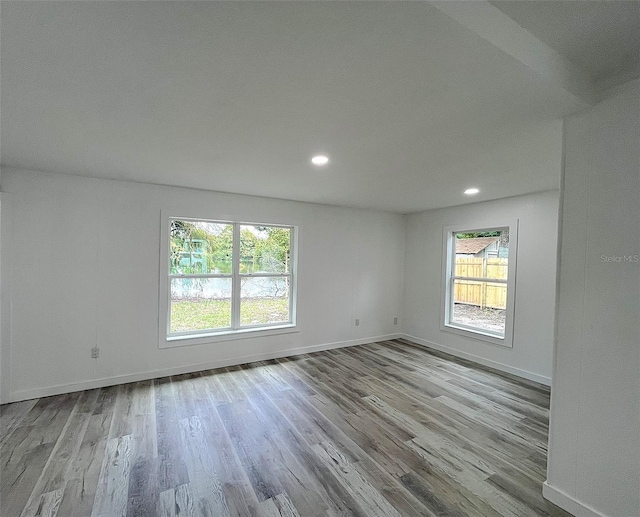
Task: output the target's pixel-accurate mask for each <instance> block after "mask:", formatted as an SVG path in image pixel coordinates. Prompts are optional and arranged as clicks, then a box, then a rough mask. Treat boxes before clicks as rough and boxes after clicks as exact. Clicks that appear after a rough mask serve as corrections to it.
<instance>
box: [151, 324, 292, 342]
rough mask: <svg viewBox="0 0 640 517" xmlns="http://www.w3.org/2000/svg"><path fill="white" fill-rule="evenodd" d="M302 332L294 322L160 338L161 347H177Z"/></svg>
mask: <svg viewBox="0 0 640 517" xmlns="http://www.w3.org/2000/svg"><path fill="white" fill-rule="evenodd" d="M294 332H300V330H299V329H298V327H297V326H296V325H294V324H286V325H277V326H273V327H261V328H246V329H240V330H226V331H223V332H209V333H203V334H188V335H182V336H170V337H163V338H160V348H176V347H182V346H190V345H204V344H210V343H218V342H223V341H236V340H239V339H250V338H257V337H268V336H276V335H279V334H291V333H294Z"/></svg>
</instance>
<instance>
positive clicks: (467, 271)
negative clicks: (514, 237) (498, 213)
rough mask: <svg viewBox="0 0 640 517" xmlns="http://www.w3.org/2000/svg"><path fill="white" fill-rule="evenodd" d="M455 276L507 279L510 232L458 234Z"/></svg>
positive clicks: (456, 239)
mask: <svg viewBox="0 0 640 517" xmlns="http://www.w3.org/2000/svg"><path fill="white" fill-rule="evenodd" d="M455 252H456V267H455V272H454V276H466V277H475V278H500V279H503V280H506V279H507V273H508V270H509V232H508V231H507V230H495V231H488V232H482V233H478V232H476V233H456V238H455Z"/></svg>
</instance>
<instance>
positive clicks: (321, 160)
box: [311, 154, 329, 167]
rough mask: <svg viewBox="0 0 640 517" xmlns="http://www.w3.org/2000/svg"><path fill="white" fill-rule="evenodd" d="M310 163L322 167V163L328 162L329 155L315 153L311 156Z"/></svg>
mask: <svg viewBox="0 0 640 517" xmlns="http://www.w3.org/2000/svg"><path fill="white" fill-rule="evenodd" d="M311 163H313V164H314V165H318V166H320V167H322V166H323V165H326V164H327V163H329V157H328V156H325V155H324V154H317V155H316V156H314V157H313V158H311Z"/></svg>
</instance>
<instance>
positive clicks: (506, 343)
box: [440, 323, 513, 348]
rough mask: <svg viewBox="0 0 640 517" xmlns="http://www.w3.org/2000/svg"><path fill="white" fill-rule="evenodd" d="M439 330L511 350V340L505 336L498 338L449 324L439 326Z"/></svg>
mask: <svg viewBox="0 0 640 517" xmlns="http://www.w3.org/2000/svg"><path fill="white" fill-rule="evenodd" d="M440 330H444V331H445V332H452V333H453V334H458V335H460V336H465V337H468V338H471V339H477V340H480V341H486V342H487V343H491V344H492V345H498V346H501V347H504V348H513V343H512V340H511V339H509V338H508V337H507V336H506V335H505V337H499V336H496V335H494V334H489V333H486V332H482V331H481V330H475V329H470V328H467V327H462V326H458V325H454V324H451V323H446V324H443V325H441V326H440Z"/></svg>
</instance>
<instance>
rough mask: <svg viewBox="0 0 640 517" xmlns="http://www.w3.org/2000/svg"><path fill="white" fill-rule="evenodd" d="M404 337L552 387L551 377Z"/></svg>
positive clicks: (430, 342)
mask: <svg viewBox="0 0 640 517" xmlns="http://www.w3.org/2000/svg"><path fill="white" fill-rule="evenodd" d="M402 337H403V338H404V339H408V340H409V341H413V342H414V343H417V344H418V345H422V346H426V347H428V348H434V349H435V350H439V351H440V352H445V353H447V354H451V355H454V356H456V357H460V358H462V359H468V360H469V361H473V362H474V363H478V364H482V365H484V366H488V367H490V368H495V369H496V370H500V371H501V372H506V373H511V374H513V375H517V376H518V377H523V378H525V379H529V380H530V381H534V382H537V383H539V384H544V385H545V386H551V378H550V377H545V376H543V375H539V374H537V373H533V372H528V371H527V370H521V369H520V368H515V367H513V366H509V365H508V364H503V363H499V362H497V361H492V360H491V359H485V358H484V357H480V356H479V355H474V354H469V353H467V352H461V351H460V350H456V349H455V348H449V347H448V346H444V345H439V344H438V343H433V342H432V341H427V340H426V339H421V338H419V337H415V336H411V335H409V334H403V335H402Z"/></svg>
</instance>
